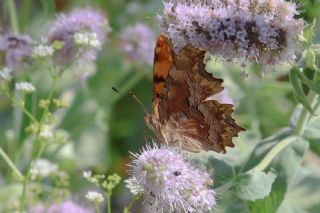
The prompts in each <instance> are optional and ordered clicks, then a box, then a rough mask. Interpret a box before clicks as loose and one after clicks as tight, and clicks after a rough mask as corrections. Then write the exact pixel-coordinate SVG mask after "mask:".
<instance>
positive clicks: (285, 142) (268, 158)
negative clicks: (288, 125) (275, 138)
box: [250, 136, 297, 171]
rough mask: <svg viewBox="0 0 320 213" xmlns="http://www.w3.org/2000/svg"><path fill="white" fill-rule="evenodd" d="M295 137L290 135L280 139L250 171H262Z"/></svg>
mask: <svg viewBox="0 0 320 213" xmlns="http://www.w3.org/2000/svg"><path fill="white" fill-rule="evenodd" d="M295 139H297V137H296V136H291V137H287V138H285V139H283V140H281V141H280V142H279V143H277V144H276V145H275V146H274V147H273V148H272V149H271V150H270V151H269V152H268V153H267V155H266V156H265V157H264V158H263V159H262V161H260V163H259V164H258V165H256V166H255V167H254V168H253V169H251V170H250V171H263V170H264V169H266V168H267V167H268V166H269V164H270V163H271V161H272V160H273V159H274V158H275V157H276V156H277V155H278V154H279V152H281V151H282V150H283V149H284V148H285V147H287V146H288V145H289V144H290V143H291V142H293V141H294V140H295Z"/></svg>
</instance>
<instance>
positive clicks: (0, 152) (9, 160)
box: [0, 147, 24, 181]
mask: <svg viewBox="0 0 320 213" xmlns="http://www.w3.org/2000/svg"><path fill="white" fill-rule="evenodd" d="M0 155H1V157H2V158H3V160H4V161H5V162H6V163H7V164H8V166H9V167H10V168H11V169H12V171H13V172H14V173H15V174H16V176H17V177H18V178H19V181H22V180H24V177H23V175H22V174H21V172H20V171H19V169H18V168H17V167H16V165H15V164H14V163H13V162H12V160H11V159H10V158H9V156H8V155H7V154H6V153H5V152H4V151H3V149H2V148H1V147H0Z"/></svg>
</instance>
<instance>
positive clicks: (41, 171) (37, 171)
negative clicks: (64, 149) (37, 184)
mask: <svg viewBox="0 0 320 213" xmlns="http://www.w3.org/2000/svg"><path fill="white" fill-rule="evenodd" d="M57 171H58V165H57V164H53V163H51V162H50V161H48V160H46V159H39V160H37V161H36V162H34V163H33V165H32V167H31V170H30V173H31V178H32V179H33V180H34V179H36V178H37V177H40V178H44V177H47V176H49V175H50V174H52V173H54V172H57Z"/></svg>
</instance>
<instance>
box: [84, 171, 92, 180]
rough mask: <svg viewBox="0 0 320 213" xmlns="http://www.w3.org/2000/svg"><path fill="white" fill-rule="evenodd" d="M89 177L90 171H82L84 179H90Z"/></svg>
mask: <svg viewBox="0 0 320 213" xmlns="http://www.w3.org/2000/svg"><path fill="white" fill-rule="evenodd" d="M91 175H92V172H91V171H84V172H83V177H84V178H85V179H89V178H91Z"/></svg>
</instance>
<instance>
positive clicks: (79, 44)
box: [48, 8, 111, 65]
mask: <svg viewBox="0 0 320 213" xmlns="http://www.w3.org/2000/svg"><path fill="white" fill-rule="evenodd" d="M109 32H111V28H110V27H109V23H108V20H107V18H106V17H105V16H104V15H103V14H102V13H100V12H99V11H97V10H96V9H93V8H86V9H75V10H73V11H71V12H70V13H69V14H59V15H58V16H57V19H56V20H55V22H54V23H53V25H52V27H51V29H50V31H49V34H48V42H49V43H50V44H51V45H53V46H54V47H56V48H58V49H59V46H60V48H61V49H60V50H59V51H57V52H56V54H55V60H56V62H57V63H58V64H62V65H63V64H68V63H72V61H73V60H76V59H81V60H83V61H88V62H92V61H94V60H95V59H96V56H97V51H96V50H97V49H99V48H100V47H101V46H102V44H103V43H104V41H105V37H106V35H107V33H109Z"/></svg>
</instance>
